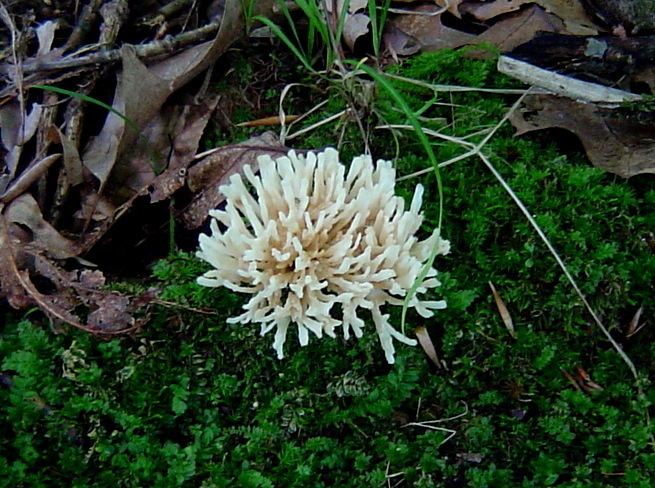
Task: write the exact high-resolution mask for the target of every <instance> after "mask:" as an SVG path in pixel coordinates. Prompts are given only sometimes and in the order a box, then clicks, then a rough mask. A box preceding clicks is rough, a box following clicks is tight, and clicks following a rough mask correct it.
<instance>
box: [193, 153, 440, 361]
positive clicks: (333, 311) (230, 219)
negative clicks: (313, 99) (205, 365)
mask: <svg viewBox="0 0 655 488" xmlns="http://www.w3.org/2000/svg"><path fill="white" fill-rule="evenodd" d="M258 163H259V175H255V173H254V172H253V170H252V169H251V168H250V167H249V166H245V167H244V168H243V172H244V175H245V177H246V179H247V180H248V182H249V183H250V185H251V186H247V184H246V183H245V182H244V180H243V179H242V178H241V176H240V175H238V174H236V175H233V176H232V177H231V178H230V182H229V184H227V185H225V186H221V187H220V188H219V190H220V191H221V192H222V193H223V194H224V195H225V197H226V205H225V210H212V211H210V215H211V216H212V217H213V219H212V222H211V231H212V234H211V236H208V235H204V234H202V235H200V251H198V253H197V255H198V257H200V258H201V259H203V260H205V261H207V262H208V263H209V264H211V265H212V266H213V267H214V268H215V269H212V270H211V271H208V272H207V273H205V274H204V275H203V276H201V277H199V278H198V283H199V284H201V285H204V286H211V287H219V286H225V287H227V288H229V289H231V290H234V291H237V292H242V293H248V294H251V295H252V298H251V299H250V300H249V301H248V303H246V304H245V305H244V306H243V309H244V310H245V312H244V313H243V314H241V315H239V316H238V317H233V318H231V319H229V322H230V323H238V322H241V323H249V322H257V323H259V324H261V334H262V335H264V334H266V333H267V332H269V331H270V330H272V329H273V328H276V333H275V341H274V343H273V348H274V349H275V350H276V351H277V355H278V357H279V358H282V357H283V345H284V342H285V340H286V335H287V329H288V327H289V324H290V323H291V322H293V323H294V324H296V326H297V327H298V337H299V340H300V344H301V345H303V346H304V345H306V344H307V342H308V340H309V334H308V331H311V332H312V333H314V334H315V335H316V336H317V337H322V335H323V334H327V335H329V336H330V337H335V331H336V329H337V327H341V328H342V330H343V335H344V337H345V338H346V339H348V338H349V336H350V330H351V329H352V331H353V332H354V334H355V336H356V337H358V338H360V337H361V336H362V332H363V328H364V325H365V324H364V321H363V320H362V318H360V317H359V316H358V314H357V312H358V309H360V308H363V309H366V310H370V313H371V316H372V319H373V322H374V323H375V327H376V330H377V333H378V335H379V337H380V343H381V344H382V348H383V349H384V352H385V355H386V359H387V361H388V362H389V363H393V362H394V352H395V349H394V346H393V343H392V338H395V339H397V340H399V341H400V342H403V343H405V344H409V345H416V341H415V340H413V339H410V338H408V337H406V336H405V335H403V334H401V333H400V332H399V331H397V330H396V329H394V328H393V327H392V326H391V324H390V323H389V315H385V314H383V313H382V310H381V308H382V306H383V305H385V304H387V303H388V304H391V305H402V304H403V301H404V297H405V296H406V293H407V290H409V289H410V288H411V287H412V284H413V283H414V281H415V280H416V278H417V276H418V275H419V273H420V272H421V270H422V268H423V266H424V263H425V262H426V261H427V260H428V258H429V257H430V254H431V253H432V251H433V249H434V248H435V246H437V247H436V252H437V253H438V254H445V253H447V252H448V249H449V244H448V241H445V240H443V239H441V238H440V237H439V235H438V233H437V232H436V231H435V232H434V233H433V234H432V236H431V237H429V238H428V239H426V240H424V241H419V240H418V239H417V238H416V237H415V236H414V234H415V232H416V231H417V230H418V229H419V226H420V225H421V221H422V219H423V217H422V215H421V214H420V213H419V210H420V207H421V200H422V196H423V187H422V186H421V185H417V187H416V191H415V193H414V198H413V199H412V203H411V205H410V208H409V210H407V211H406V210H405V201H404V200H403V198H401V197H398V196H396V195H395V194H394V187H395V170H394V169H393V167H392V165H391V163H390V162H389V161H382V160H380V161H378V162H377V165H376V166H375V167H374V165H373V162H372V160H371V158H370V157H369V156H359V157H356V158H355V159H354V160H353V161H352V164H351V165H350V168H349V169H348V170H346V167H345V166H344V165H343V164H341V163H340V162H339V154H338V152H337V151H336V150H334V149H326V150H325V151H324V152H321V153H318V154H315V153H312V152H310V153H308V154H307V155H306V156H303V155H301V154H296V152H294V151H290V152H289V154H288V156H284V157H280V158H278V159H275V160H273V159H272V158H271V157H270V156H260V157H259V159H258ZM219 222H220V223H221V224H223V226H224V228H225V230H221V227H220V226H219ZM436 274H437V271H436V270H435V269H434V268H431V269H430V270H429V272H428V274H427V276H426V279H425V281H423V283H422V284H421V286H420V287H418V289H417V294H422V293H425V292H426V291H427V289H429V288H434V287H437V286H439V282H438V281H437V279H436V278H435V276H436ZM409 306H410V307H414V308H415V309H416V311H417V312H418V313H419V314H420V315H421V316H423V317H430V316H432V315H433V312H432V310H434V309H441V308H444V307H445V306H446V303H445V302H444V301H424V300H421V299H420V298H419V297H418V296H417V295H414V297H413V298H412V300H411V301H410V302H409Z"/></svg>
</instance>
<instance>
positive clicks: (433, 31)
mask: <svg viewBox="0 0 655 488" xmlns="http://www.w3.org/2000/svg"><path fill="white" fill-rule="evenodd" d="M439 10H441V9H440V7H438V6H436V5H420V6H418V7H417V8H416V11H417V12H423V13H436V12H438V11H439ZM389 24H390V26H391V27H394V28H396V29H398V30H400V31H402V32H403V33H404V34H406V35H408V36H411V37H412V38H413V39H415V40H416V42H417V43H418V45H419V48H420V49H423V50H426V51H436V50H439V49H447V48H456V47H460V46H464V45H467V44H472V43H475V42H476V39H477V36H475V35H473V34H468V33H466V32H462V31H458V30H456V29H453V28H451V27H446V26H445V25H443V24H442V22H441V14H438V15H399V16H396V17H395V18H394V19H391V20H390V22H389ZM386 36H387V34H385V37H386ZM396 37H399V34H396ZM386 43H387V44H389V40H387V41H386ZM407 43H409V42H408V41H407V42H406V44H407ZM393 47H394V50H395V52H397V53H398V54H402V52H401V51H402V48H401V47H399V41H395V46H393Z"/></svg>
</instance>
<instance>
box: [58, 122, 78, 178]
mask: <svg viewBox="0 0 655 488" xmlns="http://www.w3.org/2000/svg"><path fill="white" fill-rule="evenodd" d="M57 135H58V137H59V143H60V144H61V148H62V149H63V151H64V168H65V169H66V178H67V179H68V183H69V184H70V185H72V186H77V185H79V184H80V183H82V181H83V178H82V158H80V152H79V151H78V149H77V146H76V145H75V144H74V143H73V141H71V140H70V138H69V137H68V136H67V135H66V134H64V133H63V132H62V131H61V130H60V129H59V128H57Z"/></svg>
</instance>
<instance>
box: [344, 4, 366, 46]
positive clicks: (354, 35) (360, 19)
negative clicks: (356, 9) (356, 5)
mask: <svg viewBox="0 0 655 488" xmlns="http://www.w3.org/2000/svg"><path fill="white" fill-rule="evenodd" d="M370 23H371V19H369V17H368V15H365V14H361V13H360V14H353V15H351V14H348V15H347V16H346V20H345V23H344V26H343V39H344V41H346V44H347V45H348V47H349V48H350V49H351V50H352V49H354V46H355V41H357V39H358V38H359V37H361V36H363V35H365V34H367V33H368V26H369V24H370Z"/></svg>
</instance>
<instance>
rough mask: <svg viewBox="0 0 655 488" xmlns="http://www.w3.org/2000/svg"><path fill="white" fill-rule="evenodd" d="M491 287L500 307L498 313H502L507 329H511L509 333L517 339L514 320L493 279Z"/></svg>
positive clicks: (501, 316) (490, 283)
mask: <svg viewBox="0 0 655 488" xmlns="http://www.w3.org/2000/svg"><path fill="white" fill-rule="evenodd" d="M489 288H491V293H493V295H494V300H495V301H496V306H497V307H498V313H500V318H501V319H503V323H504V324H505V327H507V330H508V331H509V335H511V336H512V338H514V339H516V331H515V330H514V321H513V320H512V316H511V315H510V313H509V310H507V306H506V305H505V302H504V301H503V299H502V298H501V296H500V294H499V293H498V292H497V291H496V287H495V286H494V284H493V283H492V282H491V281H490V282H489Z"/></svg>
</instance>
